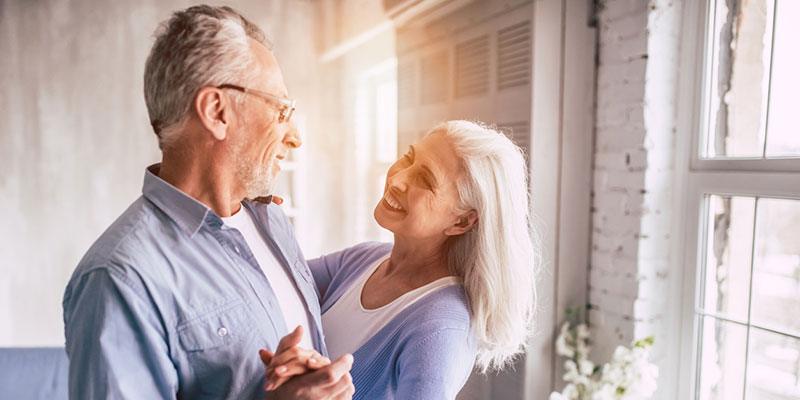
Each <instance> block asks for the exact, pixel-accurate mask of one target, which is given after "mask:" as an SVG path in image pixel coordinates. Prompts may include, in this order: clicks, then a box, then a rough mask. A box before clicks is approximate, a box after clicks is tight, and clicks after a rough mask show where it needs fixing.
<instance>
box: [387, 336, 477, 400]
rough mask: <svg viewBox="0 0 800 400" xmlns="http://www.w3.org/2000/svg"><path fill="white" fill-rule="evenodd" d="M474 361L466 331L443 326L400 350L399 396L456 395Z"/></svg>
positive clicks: (444, 396)
mask: <svg viewBox="0 0 800 400" xmlns="http://www.w3.org/2000/svg"><path fill="white" fill-rule="evenodd" d="M474 363H475V347H474V346H473V345H472V344H471V343H470V340H469V333H468V332H467V331H466V330H464V329H459V328H443V329H440V330H437V331H435V332H433V333H431V334H429V335H428V336H426V337H424V338H422V339H421V340H420V341H418V342H417V343H416V344H415V345H414V346H412V347H410V348H408V349H405V350H403V352H402V354H400V359H399V364H398V370H399V378H398V384H397V393H396V395H395V398H398V399H455V398H456V395H457V394H458V392H459V391H460V390H461V388H462V387H463V386H464V384H465V383H466V382H467V378H469V374H470V372H472V367H473V365H474Z"/></svg>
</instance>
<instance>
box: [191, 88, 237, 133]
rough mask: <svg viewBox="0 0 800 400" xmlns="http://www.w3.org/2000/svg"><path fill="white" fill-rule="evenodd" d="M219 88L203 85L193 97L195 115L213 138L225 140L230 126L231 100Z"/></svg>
mask: <svg viewBox="0 0 800 400" xmlns="http://www.w3.org/2000/svg"><path fill="white" fill-rule="evenodd" d="M228 99H229V98H228V97H227V96H225V95H224V94H223V93H222V90H221V89H218V88H215V87H205V88H202V89H200V92H198V93H197V96H196V97H195V101H194V106H195V111H196V112H197V117H198V119H200V122H201V123H202V124H203V126H204V127H205V128H206V130H207V131H208V132H210V133H211V135H212V136H214V139H217V140H225V138H226V137H227V135H228V128H229V127H230V118H231V116H232V113H231V111H232V110H231V102H230V101H229V100H228Z"/></svg>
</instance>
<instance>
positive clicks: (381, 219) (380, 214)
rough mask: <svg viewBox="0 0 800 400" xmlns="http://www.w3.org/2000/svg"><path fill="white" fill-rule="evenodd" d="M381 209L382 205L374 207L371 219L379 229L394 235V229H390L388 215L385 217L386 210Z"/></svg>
mask: <svg viewBox="0 0 800 400" xmlns="http://www.w3.org/2000/svg"><path fill="white" fill-rule="evenodd" d="M383 207H384V206H383V205H382V204H380V203H378V206H377V207H375V211H373V212H372V217H373V218H374V219H375V222H377V223H378V225H379V226H380V227H381V228H383V229H386V230H387V231H389V232H392V233H394V229H392V225H393V224H392V218H389V215H387V212H386V210H383Z"/></svg>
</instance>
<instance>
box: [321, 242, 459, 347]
mask: <svg viewBox="0 0 800 400" xmlns="http://www.w3.org/2000/svg"><path fill="white" fill-rule="evenodd" d="M387 258H389V255H387V256H385V257H382V258H381V259H379V260H378V261H376V262H375V263H374V264H372V265H371V266H370V267H369V268H367V269H366V270H365V271H364V272H363V273H362V274H361V276H359V277H358V279H357V280H356V281H354V282H353V284H352V285H350V287H349V288H347V290H346V291H345V292H344V294H343V295H342V297H341V298H339V300H337V301H336V303H334V304H333V305H332V306H331V308H329V309H328V311H326V312H325V314H322V330H323V332H325V344H326V345H327V347H328V354H329V355H330V359H331V360H335V359H337V358H339V357H340V356H342V355H343V354H347V353H350V354H352V353H354V352H355V351H356V350H358V349H359V348H360V347H361V346H363V345H364V343H366V342H367V341H368V340H369V339H370V338H372V336H374V335H375V334H376V333H378V331H379V330H381V329H382V328H383V327H384V326H386V325H387V324H388V323H389V322H390V321H391V320H392V319H393V318H394V317H395V316H397V314H399V313H400V312H401V311H403V310H405V309H406V308H407V307H409V306H410V305H412V304H414V303H415V302H416V301H417V300H419V299H421V298H422V297H424V296H425V295H427V294H428V293H431V292H433V291H435V290H437V289H440V288H443V287H447V286H451V285H456V284H458V282H459V280H458V278H456V277H454V276H448V277H445V278H440V279H437V280H435V281H433V282H431V283H429V284H427V285H424V286H421V287H419V288H416V289H414V290H412V291H410V292H407V293H405V294H403V295H402V296H400V297H398V298H397V299H395V300H393V301H392V302H391V303H389V304H387V305H385V306H383V307H379V308H375V309H371V310H367V309H365V308H364V306H363V305H362V304H361V292H363V291H364V284H365V283H366V282H367V280H368V279H369V277H370V276H372V273H373V272H375V270H376V269H377V268H378V266H379V265H381V263H382V262H383V261H385V260H386V259H387Z"/></svg>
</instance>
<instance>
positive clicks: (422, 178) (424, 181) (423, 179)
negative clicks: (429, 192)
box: [419, 175, 433, 189]
mask: <svg viewBox="0 0 800 400" xmlns="http://www.w3.org/2000/svg"><path fill="white" fill-rule="evenodd" d="M419 180H420V182H422V185H423V186H425V187H426V188H428V189H432V188H433V186H432V185H431V181H429V180H428V178H426V177H425V176H424V175H423V176H420V177H419Z"/></svg>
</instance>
